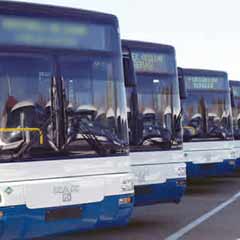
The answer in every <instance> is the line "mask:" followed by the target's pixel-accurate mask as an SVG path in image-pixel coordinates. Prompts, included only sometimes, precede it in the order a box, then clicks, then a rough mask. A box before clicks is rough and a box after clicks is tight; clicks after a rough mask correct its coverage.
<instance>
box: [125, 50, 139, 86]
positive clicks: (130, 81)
mask: <svg viewBox="0 0 240 240" xmlns="http://www.w3.org/2000/svg"><path fill="white" fill-rule="evenodd" d="M123 71H124V81H125V86H126V87H135V86H136V75H135V71H134V65H133V60H132V58H131V57H129V55H123Z"/></svg>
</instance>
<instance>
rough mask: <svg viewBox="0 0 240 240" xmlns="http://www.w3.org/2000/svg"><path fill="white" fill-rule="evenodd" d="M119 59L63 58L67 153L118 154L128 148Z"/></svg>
mask: <svg viewBox="0 0 240 240" xmlns="http://www.w3.org/2000/svg"><path fill="white" fill-rule="evenodd" d="M119 66H121V65H120V63H119V58H118V57H114V56H105V57H103V56H78V57H62V58H61V60H60V67H61V69H62V76H63V83H64V88H65V94H66V97H65V106H66V117H67V121H68V127H67V139H68V140H67V145H66V149H67V151H71V152H78V153H86V152H88V153H89V154H91V153H92V152H94V153H95V152H100V153H101V152H103V153H105V154H107V153H117V152H121V151H126V150H127V149H126V145H128V137H127V116H126V100H125V94H124V93H125V92H124V83H123V81H122V78H121V76H122V73H121V69H120V67H119Z"/></svg>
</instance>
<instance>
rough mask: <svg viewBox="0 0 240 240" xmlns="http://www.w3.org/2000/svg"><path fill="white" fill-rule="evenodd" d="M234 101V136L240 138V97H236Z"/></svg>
mask: <svg viewBox="0 0 240 240" xmlns="http://www.w3.org/2000/svg"><path fill="white" fill-rule="evenodd" d="M234 103H235V106H233V107H232V111H233V130H234V138H235V139H240V97H235V98H234Z"/></svg>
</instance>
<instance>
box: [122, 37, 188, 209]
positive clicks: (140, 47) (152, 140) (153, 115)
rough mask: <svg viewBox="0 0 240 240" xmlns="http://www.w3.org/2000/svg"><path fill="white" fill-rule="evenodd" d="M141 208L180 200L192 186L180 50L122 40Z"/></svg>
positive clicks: (133, 153)
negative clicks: (179, 73)
mask: <svg viewBox="0 0 240 240" xmlns="http://www.w3.org/2000/svg"><path fill="white" fill-rule="evenodd" d="M122 51H123V64H124V73H125V85H126V93H127V108H128V110H127V111H128V124H129V139H130V158H131V166H132V171H133V174H134V176H135V177H134V186H135V206H142V205H150V204H155V203H167V202H175V203H178V202H180V200H181V198H182V196H183V194H184V191H185V187H186V164H185V163H184V156H183V150H182V125H181V111H180V96H179V84H178V79H177V69H176V57H175V49H174V48H173V47H172V46H167V45H161V44H155V43H147V42H140V41H130V40H122Z"/></svg>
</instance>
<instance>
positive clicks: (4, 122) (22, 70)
mask: <svg viewBox="0 0 240 240" xmlns="http://www.w3.org/2000/svg"><path fill="white" fill-rule="evenodd" d="M29 66H31V67H29ZM52 66H53V64H52V62H51V60H50V59H48V58H44V57H38V56H29V55H0V114H1V115H0V124H1V131H0V153H1V156H2V157H4V155H5V154H7V153H8V154H7V155H8V156H9V153H11V154H17V153H18V152H19V150H20V149H23V148H24V145H26V146H27V145H28V144H27V143H28V142H30V141H31V142H33V143H34V144H35V145H36V146H38V147H41V148H48V147H49V142H50V141H53V137H52V135H51V134H50V132H51V131H52V130H53V129H52V128H51V126H50V125H51V124H50V123H49V118H50V111H51V110H50V108H49V106H50V105H49V102H50V86H51V76H52V75H53V67H52ZM16 128H17V130H16ZM27 128H30V130H27ZM18 129H19V130H18ZM50 129H51V130H50ZM41 135H43V138H44V139H43V143H41V138H40V137H41ZM40 145H41V146H40ZM48 150H49V149H48Z"/></svg>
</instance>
